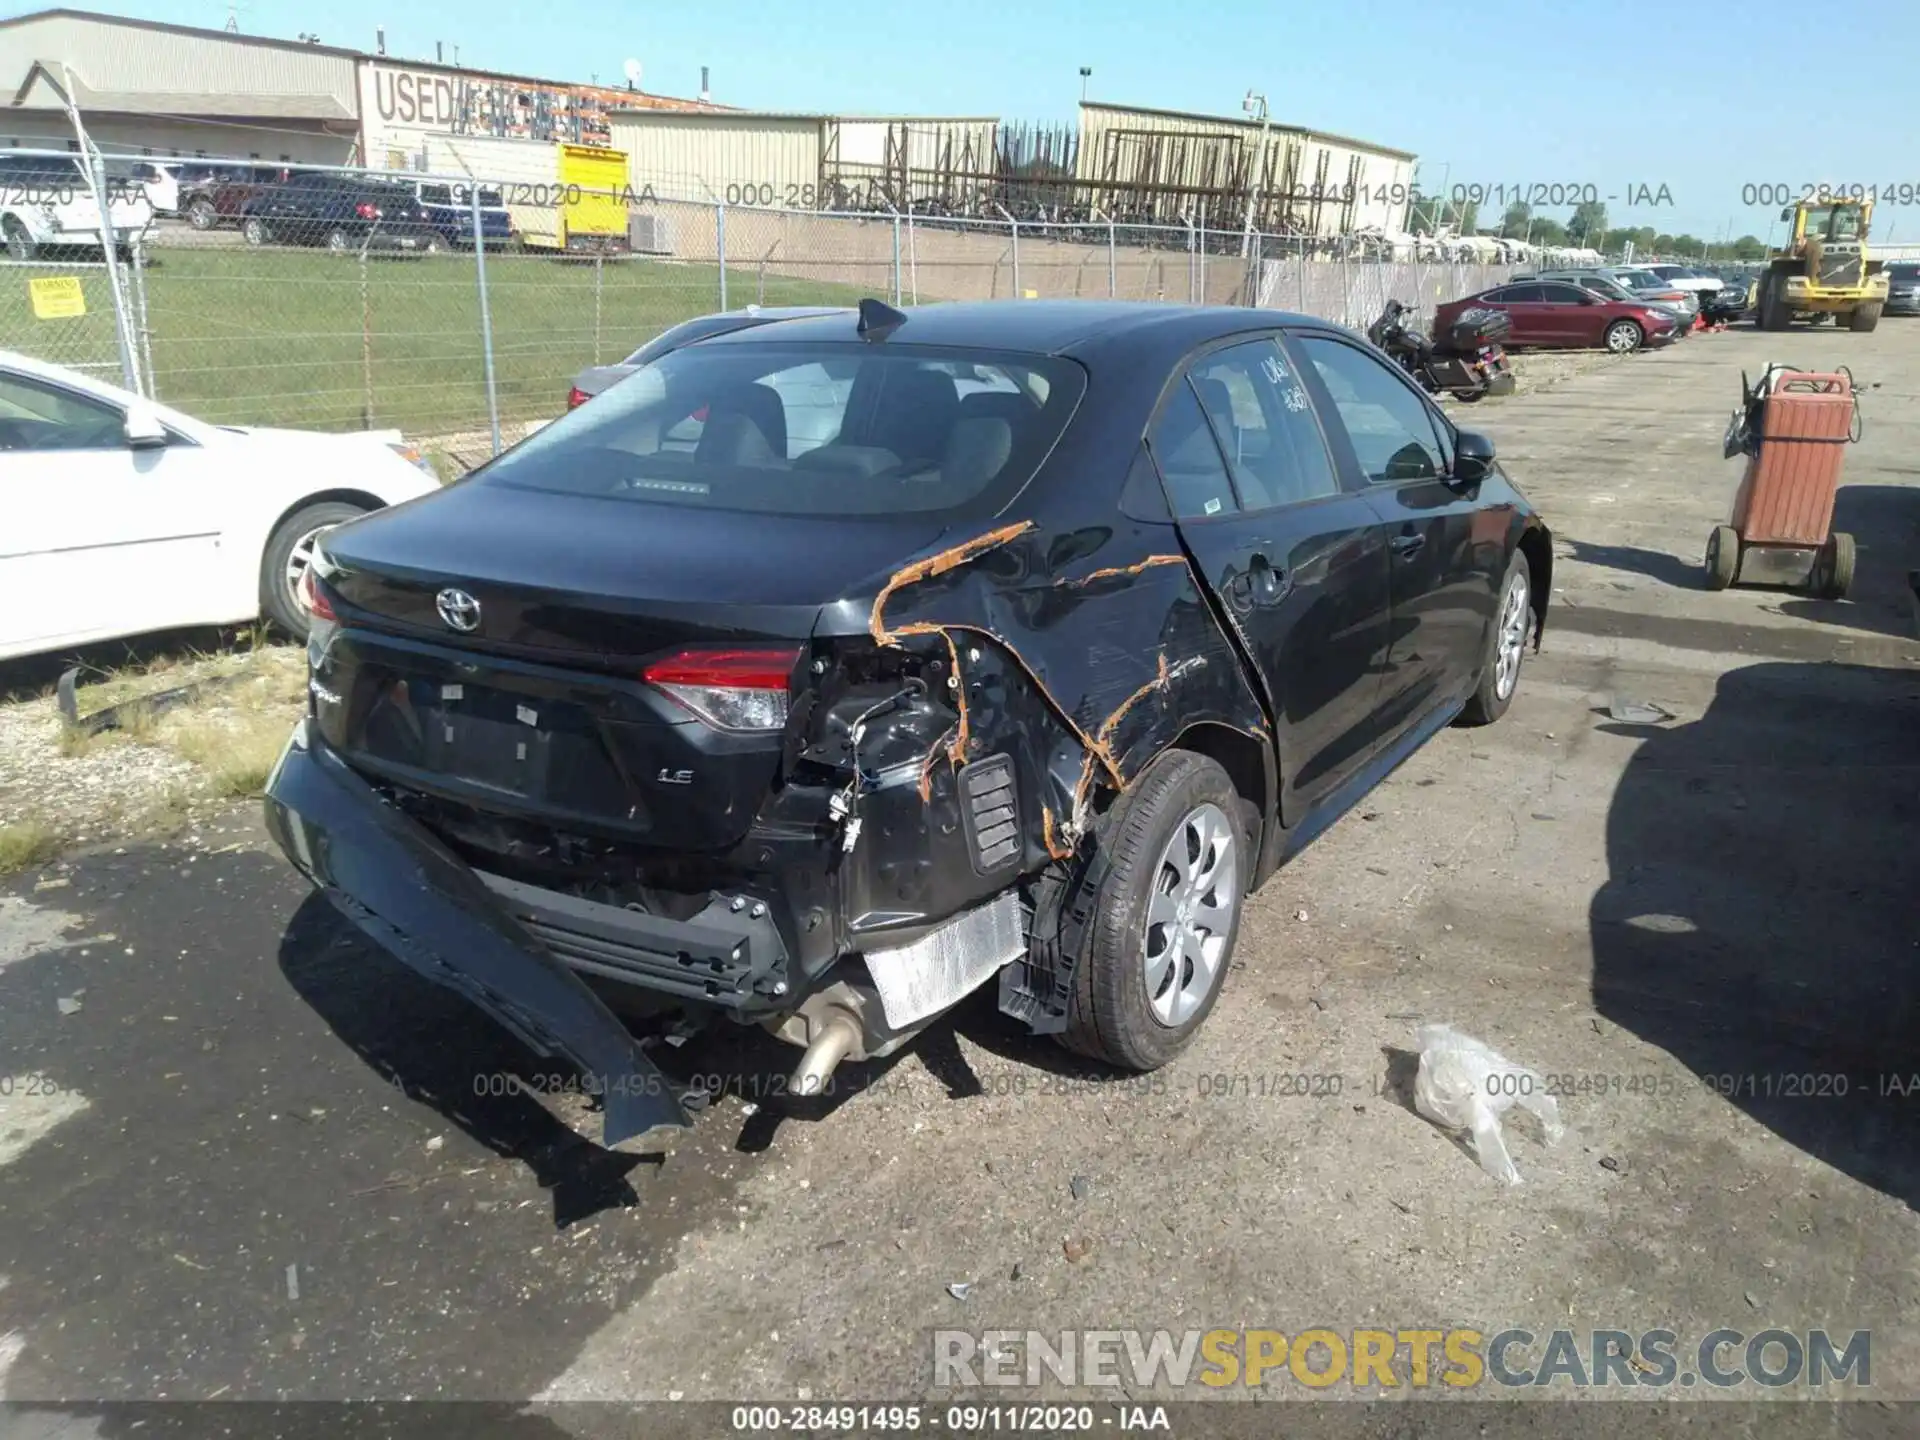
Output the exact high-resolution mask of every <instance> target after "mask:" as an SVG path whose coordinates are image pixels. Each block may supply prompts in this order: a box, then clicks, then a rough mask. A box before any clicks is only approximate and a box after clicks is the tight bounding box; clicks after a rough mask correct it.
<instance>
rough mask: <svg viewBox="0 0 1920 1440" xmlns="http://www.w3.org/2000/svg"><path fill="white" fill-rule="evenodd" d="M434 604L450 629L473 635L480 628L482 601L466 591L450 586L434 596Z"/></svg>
mask: <svg viewBox="0 0 1920 1440" xmlns="http://www.w3.org/2000/svg"><path fill="white" fill-rule="evenodd" d="M433 604H434V608H435V609H437V610H438V611H439V612H440V618H441V619H442V620H444V621H446V622H447V628H448V629H449V630H458V631H459V632H460V633H461V634H462V635H471V634H472V633H473V632H474V631H475V630H478V629H479V628H480V602H479V601H478V600H476V599H474V598H473V596H471V595H469V594H468V593H467V592H466V591H464V590H455V589H452V588H451V587H449V588H448V589H445V590H442V591H441V592H440V593H439V594H438V595H436V596H434V597H433Z"/></svg>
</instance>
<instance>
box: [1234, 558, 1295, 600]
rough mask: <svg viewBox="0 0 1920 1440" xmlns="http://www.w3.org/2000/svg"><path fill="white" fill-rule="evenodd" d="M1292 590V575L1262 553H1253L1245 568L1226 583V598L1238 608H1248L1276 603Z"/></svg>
mask: <svg viewBox="0 0 1920 1440" xmlns="http://www.w3.org/2000/svg"><path fill="white" fill-rule="evenodd" d="M1292 590H1293V579H1292V577H1291V576H1289V575H1288V574H1287V572H1286V571H1284V570H1281V569H1278V568H1276V567H1275V565H1274V563H1273V562H1272V561H1271V560H1269V559H1267V557H1266V556H1264V555H1255V556H1254V557H1253V558H1252V559H1251V560H1249V561H1248V562H1247V568H1246V569H1244V570H1242V571H1241V572H1240V573H1239V574H1237V575H1235V576H1234V577H1233V578H1232V579H1231V580H1229V581H1228V582H1227V584H1226V593H1227V598H1228V600H1230V601H1231V602H1232V603H1233V605H1234V607H1235V608H1236V609H1239V610H1250V609H1252V608H1253V607H1254V606H1255V605H1277V604H1279V603H1280V602H1281V601H1282V600H1284V599H1286V598H1287V596H1288V595H1289V594H1290V593H1291V592H1292Z"/></svg>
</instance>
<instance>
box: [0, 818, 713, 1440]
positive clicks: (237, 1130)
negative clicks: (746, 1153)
mask: <svg viewBox="0 0 1920 1440" xmlns="http://www.w3.org/2000/svg"><path fill="white" fill-rule="evenodd" d="M60 878H61V880H63V881H64V882H65V883H64V884H62V885H60V886H59V887H58V888H54V889H48V890H44V891H36V890H34V889H32V888H31V886H30V885H29V884H27V883H26V882H15V884H13V885H11V886H9V887H8V890H7V895H8V898H9V899H11V900H13V902H14V903H13V904H12V905H10V906H9V907H7V909H6V911H5V912H3V913H4V916H5V918H6V919H7V920H8V921H9V922H10V923H12V924H13V926H14V928H13V930H12V932H11V935H12V939H13V942H14V943H13V948H12V949H9V948H7V947H6V946H4V945H0V1078H7V1079H9V1080H10V1082H11V1083H10V1085H9V1086H8V1087H7V1088H6V1090H5V1091H4V1093H0V1153H3V1152H4V1150H5V1148H6V1142H14V1148H13V1153H11V1154H8V1155H6V1156H5V1158H6V1160H7V1163H6V1164H5V1166H4V1168H0V1213H3V1214H4V1215H5V1217H6V1223H5V1224H4V1225H0V1282H4V1283H0V1337H7V1338H8V1339H10V1340H14V1341H15V1346H14V1349H15V1351H17V1353H10V1352H9V1351H8V1349H7V1348H6V1347H5V1346H0V1356H4V1357H6V1358H8V1359H9V1360H10V1362H11V1363H10V1365H9V1367H8V1369H7V1373H6V1384H7V1393H8V1395H9V1397H10V1398H12V1399H15V1400H41V1401H79V1400H89V1399H122V1398H124V1399H134V1398H144V1397H150V1396H155V1395H166V1396H168V1397H170V1398H172V1399H175V1400H180V1401H188V1400H192V1399H195V1398H198V1397H212V1396H216V1395H217V1396H221V1397H223V1398H225V1399H227V1400H233V1399H289V1398H291V1399H302V1400H305V1399H314V1400H323V1399H335V1398H344V1397H395V1396H404V1395H433V1396H438V1397H441V1398H447V1399H473V1400H492V1399H506V1398H514V1399H518V1398H522V1397H525V1396H527V1395H530V1394H533V1393H536V1392H537V1391H538V1390H539V1389H540V1387H541V1386H542V1385H544V1384H545V1383H546V1382H547V1381H548V1380H550V1379H551V1378H552V1377H553V1376H555V1375H557V1374H559V1373H560V1372H561V1371H563V1370H564V1369H565V1368H566V1367H567V1366H568V1365H569V1364H571V1363H572V1361H573V1360H574V1358H575V1357H576V1355H577V1354H578V1352H579V1349H580V1347H581V1346H582V1345H584V1344H585V1343H586V1341H587V1339H588V1338H589V1337H590V1336H591V1335H592V1334H593V1333H594V1332H595V1331H596V1330H597V1329H598V1328H599V1326H600V1325H602V1324H603V1323H604V1322H605V1321H606V1319H607V1318H608V1317H609V1316H611V1315H613V1314H615V1313H616V1312H618V1311H619V1310H620V1309H622V1308H624V1307H626V1306H628V1305H630V1304H633V1303H635V1302H636V1301H637V1300H638V1299H639V1298H640V1297H641V1296H643V1295H644V1294H645V1292H646V1290H647V1288H648V1287H649V1285H650V1284H651V1283H652V1281H653V1279H654V1278H655V1277H656V1276H657V1275H658V1274H659V1273H660V1272H661V1271H662V1270H664V1269H665V1268H666V1267H667V1266H668V1265H670V1264H671V1263H672V1260H673V1256H674V1254H675V1250H676V1247H677V1245H678V1244H679V1242H680V1241H681V1239H682V1238H683V1237H684V1236H685V1235H686V1234H687V1233H688V1231H689V1230H691V1229H695V1228H698V1227H701V1226H703V1225H706V1224H708V1223H710V1222H711V1220H712V1219H713V1218H714V1217H715V1216H717V1215H719V1214H724V1213H728V1210H729V1207H730V1205H731V1203H732V1198H733V1195H734V1193H735V1187H736V1186H737V1184H738V1183H739V1181H740V1179H741V1178H742V1177H743V1175H744V1173H745V1171H746V1170H747V1168H748V1166H749V1165H750V1164H751V1162H750V1161H746V1160H743V1159H742V1158H740V1157H738V1156H736V1155H735V1154H734V1153H733V1152H732V1151H731V1149H730V1148H729V1142H730V1140H731V1135H730V1134H721V1133H718V1127H710V1126H700V1127H696V1128H695V1130H694V1131H692V1132H690V1133H688V1134H686V1135H683V1136H681V1137H678V1138H677V1140H676V1142H675V1145H674V1149H673V1151H672V1154H671V1155H670V1156H669V1157H668V1158H667V1159H666V1160H665V1162H664V1163H663V1164H660V1163H652V1162H649V1161H646V1160H644V1159H642V1158H641V1157H638V1156H634V1155H627V1154H620V1153H610V1152H608V1151H606V1150H604V1149H602V1148H601V1147H599V1146H598V1145H596V1144H594V1143H593V1142H592V1141H591V1140H589V1139H586V1138H584V1137H583V1136H581V1135H579V1134H576V1133H574V1132H573V1131H572V1130H570V1129H568V1128H567V1126H566V1125H565V1124H563V1123H562V1122H561V1120H560V1119H559V1118H556V1117H555V1116H554V1115H553V1114H550V1113H548V1111H547V1110H546V1109H545V1108H544V1107H543V1105H542V1104H541V1103H540V1102H538V1101H536V1100H535V1099H533V1098H531V1097H529V1096H527V1095H525V1094H523V1093H521V1092H519V1091H517V1090H508V1089H506V1088H505V1087H495V1086H494V1085H492V1084H490V1083H481V1082H484V1081H487V1080H489V1079H490V1077H492V1076H494V1075H497V1074H515V1075H521V1076H525V1075H528V1074H531V1073H537V1071H538V1070H539V1069H542V1068H544V1067H543V1066H542V1065H541V1062H539V1061H538V1060H537V1059H535V1058H534V1057H532V1056H530V1055H528V1054H527V1053H526V1052H525V1051H524V1050H522V1049H521V1048H520V1047H519V1046H518V1044H517V1043H516V1042H515V1041H514V1040H513V1039H512V1038H511V1037H509V1036H507V1035H506V1034H505V1033H504V1032H502V1031H500V1030H499V1029H498V1028H497V1027H495V1026H494V1025H493V1024H492V1023H491V1022H489V1021H488V1020H487V1019H486V1018H485V1017H484V1016H482V1015H480V1014H479V1012H477V1011H475V1010H473V1008H472V1007H471V1006H469V1005H468V1004H467V1003H466V1002H465V1001H464V1000H462V999H460V998H459V997H458V996H455V995H453V994H451V993H450V992H444V991H441V990H438V989H436V988H434V987H433V986H430V985H428V984H427V983H426V982H425V981H422V980H419V979H417V978H416V977H415V976H414V975H413V973H412V972H411V971H409V970H407V969H406V968H405V967H404V966H402V965H400V964H399V963H398V962H396V961H392V960H389V959H387V958H386V957H385V956H384V955H383V954H381V953H380V952H379V951H378V950H376V949H375V948H374V947H373V946H371V945H369V944H366V943H364V942H362V941H360V940H359V939H358V937H357V936H356V935H355V934H353V933H352V932H351V931H349V930H348V929H347V928H346V927H345V926H344V925H343V924H341V923H339V922H334V921H332V920H331V918H330V912H329V911H328V910H327V909H326V908H325V906H324V904H323V902H319V901H316V900H315V899H314V898H313V897H312V895H311V892H310V891H309V890H308V887H307V886H306V885H305V884H304V883H303V882H301V881H300V880H299V879H298V877H296V876H295V875H293V874H292V873H291V871H290V870H289V869H288V868H287V867H286V866H285V865H284V864H283V863H281V862H280V861H279V860H278V859H277V858H276V857H269V856H267V855H264V854H259V853H256V852H251V851H241V852H236V853H231V854H213V855H204V854H203V855H194V856H190V855H189V854H188V852H186V851H184V850H182V849H179V848H174V847H164V846H143V847H139V848H135V849H131V850H129V852H128V853H126V854H125V855H94V856H88V857H84V858H82V859H79V860H77V861H75V862H73V864H72V865H71V866H70V868H68V869H67V870H65V871H64V872H63V874H62V875H61V877H60ZM23 907H24V908H23ZM22 915H26V916H29V917H34V916H38V917H41V918H40V919H39V920H38V921H37V922H34V924H36V925H37V929H34V928H33V925H29V926H27V927H26V930H31V931H32V933H33V934H34V935H35V936H37V938H34V939H32V940H31V941H30V943H25V944H23V943H22V942H21V939H20V937H21V935H22V934H23V933H26V932H25V931H23V928H22V925H21V922H20V919H19V917H21V916H22ZM61 930H64V932H65V934H64V937H62V938H51V937H54V936H55V935H56V934H57V932H59V931H61ZM5 938H7V937H6V936H5V935H0V939H5ZM276 957H277V958H278V961H279V963H278V964H277V965H276V963H275V961H276ZM62 999H65V1000H66V1001H67V1002H68V1004H67V1005H65V1006H63V1005H62V1004H61V1003H60V1001H61V1000H62ZM343 1040H344V1041H345V1042H346V1043H344V1044H343V1043H341V1042H342V1041H343ZM29 1092H31V1093H29ZM443 1117H444V1118H443ZM447 1121H451V1122H452V1123H446V1122H447ZM17 1129H18V1130H20V1131H21V1132H22V1133H25V1134H27V1135H28V1136H30V1137H32V1138H30V1139H29V1140H28V1141H27V1142H26V1143H25V1144H24V1148H20V1147H19V1144H18V1141H19V1135H18V1134H15V1133H12V1132H15V1131H16V1130H17ZM35 1132H39V1133H37V1134H36V1133H35ZM589 1133H593V1132H592V1130H591V1129H589ZM543 1187H544V1188H543ZM302 1413H303V1415H304V1416H305V1418H307V1419H309V1420H312V1421H315V1422H323V1421H325V1420H326V1419H327V1418H328V1412H327V1410H326V1409H325V1408H324V1407H320V1408H316V1409H314V1410H313V1411H310V1412H302ZM471 1413H474V1414H482V1415H483V1416H484V1414H485V1413H486V1412H480V1411H475V1412H471ZM171 1414H172V1416H173V1417H174V1418H177V1419H182V1420H192V1419H193V1418H194V1412H193V1410H192V1408H191V1407H188V1406H181V1407H179V1408H178V1409H177V1410H175V1411H173V1412H171ZM338 1415H339V1412H338V1411H337V1410H335V1411H334V1418H338ZM453 1416H454V1412H451V1411H450V1412H448V1416H447V1417H445V1418H453ZM17 1418H19V1417H18V1416H15V1415H9V1414H7V1413H5V1412H0V1434H5V1435H8V1436H11V1435H14V1434H17V1433H21V1432H20V1429H18V1428H10V1427H11V1426H12V1422H13V1421H14V1420H15V1419H17ZM120 1418H125V1417H124V1416H122V1417H120ZM148 1418H149V1419H152V1420H154V1422H155V1425H151V1426H149V1427H148V1428H146V1429H144V1430H141V1431H140V1432H139V1433H141V1434H155V1433H163V1432H161V1431H159V1430H158V1429H157V1428H156V1426H157V1424H158V1421H159V1419H160V1418H161V1417H148ZM230 1418H232V1417H230V1416H229V1415H228V1414H227V1413H225V1412H222V1413H217V1414H215V1413H202V1414H200V1415H199V1416H198V1419H199V1421H200V1422H201V1423H200V1424H199V1425H198V1426H192V1425H190V1426H188V1430H187V1433H202V1434H212V1433H233V1432H232V1430H231V1429H230V1427H229V1426H228V1424H227V1421H228V1420H229V1419H230ZM403 1418H404V1417H403ZM413 1418H416V1419H422V1418H427V1417H424V1416H420V1415H415V1416H414V1417H413ZM96 1419H97V1421H98V1423H99V1424H100V1425H101V1426H103V1427H104V1430H103V1433H120V1432H119V1431H116V1430H115V1429H114V1428H113V1427H114V1425H116V1424H118V1423H119V1419H116V1418H114V1417H112V1416H100V1417H96ZM124 1428H126V1429H127V1431H128V1433H131V1429H132V1426H131V1422H130V1421H129V1422H128V1424H127V1426H126V1427H124ZM499 1429H500V1431H501V1433H509V1434H526V1435H528V1436H530V1437H532V1436H538V1435H540V1434H543V1433H549V1432H546V1431H543V1430H542V1429H541V1427H540V1426H539V1425H534V1424H526V1425H521V1424H519V1422H517V1421H515V1422H513V1424H507V1423H505V1422H504V1421H503V1423H502V1425H501V1426H500V1427H499ZM56 1433H60V1434H61V1435H63V1436H65V1435H67V1434H76V1435H84V1434H90V1433H95V1432H94V1431H93V1430H89V1429H88V1428H86V1426H85V1425H80V1426H77V1427H76V1428H75V1429H73V1430H71V1431H59V1432H56ZM165 1433H172V1432H165ZM468 1433H479V1432H478V1431H469V1432H468Z"/></svg>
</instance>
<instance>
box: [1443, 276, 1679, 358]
mask: <svg viewBox="0 0 1920 1440" xmlns="http://www.w3.org/2000/svg"><path fill="white" fill-rule="evenodd" d="M1476 306H1477V307H1480V308H1482V309H1487V310H1504V311H1505V312H1506V314H1507V318H1508V319H1510V320H1511V321H1512V322H1513V334H1512V335H1511V336H1509V337H1508V339H1507V340H1506V342H1505V343H1506V344H1507V346H1508V347H1509V348H1517V347H1521V346H1533V347H1537V348H1540V349H1555V350H1600V349H1604V350H1611V351H1613V352H1614V353H1615V354H1619V355H1624V354H1626V353H1627V352H1629V351H1631V350H1638V349H1639V348H1640V347H1641V346H1642V345H1664V344H1666V343H1667V342H1668V341H1670V340H1672V339H1673V338H1674V327H1673V320H1672V318H1671V317H1670V316H1667V315H1663V314H1662V313H1660V312H1659V311H1657V310H1653V309H1650V308H1648V307H1647V306H1645V305H1638V304H1634V303H1633V302H1631V301H1626V300H1607V299H1604V298H1602V297H1601V296H1598V295H1595V294H1593V293H1592V292H1591V291H1587V290H1583V289H1581V288H1580V287H1579V286H1578V285H1568V284H1565V283H1564V282H1560V281H1553V280H1517V281H1515V282H1513V283H1512V284H1510V285H1499V286H1496V287H1494V288H1493V289H1491V290H1483V291H1481V292H1480V293H1479V294H1478V295H1469V296H1467V297H1466V299H1464V300H1449V301H1448V302H1447V303H1446V304H1444V305H1441V306H1439V307H1437V308H1436V309H1435V311H1434V321H1433V331H1434V334H1436V335H1444V334H1445V333H1446V332H1447V330H1448V329H1449V328H1450V327H1451V326H1452V324H1453V322H1454V321H1455V320H1457V319H1458V318H1459V317H1460V312H1461V311H1463V310H1469V309H1472V308H1474V307H1476Z"/></svg>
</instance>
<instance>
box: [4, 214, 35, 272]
mask: <svg viewBox="0 0 1920 1440" xmlns="http://www.w3.org/2000/svg"><path fill="white" fill-rule="evenodd" d="M0 228H4V230H5V237H4V238H5V240H6V242H7V258H8V259H9V260H20V261H26V260H34V259H38V258H39V255H40V247H39V246H38V245H37V244H35V243H34V239H33V236H31V235H29V234H28V233H27V227H26V226H25V225H22V224H21V223H20V222H19V221H18V220H16V219H15V218H14V217H13V216H11V215H9V216H8V217H7V221H6V225H5V226H4V227H0Z"/></svg>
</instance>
